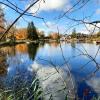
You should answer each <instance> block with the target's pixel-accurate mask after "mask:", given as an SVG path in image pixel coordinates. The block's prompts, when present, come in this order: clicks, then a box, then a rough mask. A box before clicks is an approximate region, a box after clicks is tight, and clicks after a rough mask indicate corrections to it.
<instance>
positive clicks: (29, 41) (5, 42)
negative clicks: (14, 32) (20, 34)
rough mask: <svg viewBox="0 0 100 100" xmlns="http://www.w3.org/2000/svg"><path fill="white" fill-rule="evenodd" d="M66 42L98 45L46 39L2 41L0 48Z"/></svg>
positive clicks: (94, 42) (96, 42) (95, 42)
mask: <svg viewBox="0 0 100 100" xmlns="http://www.w3.org/2000/svg"><path fill="white" fill-rule="evenodd" d="M60 41H61V42H68V43H73V42H74V43H93V44H100V43H98V41H76V40H75V41H74V40H71V41H70V42H69V41H66V40H51V39H48V40H16V41H3V42H0V46H7V45H9V46H11V45H17V44H22V43H26V44H29V43H35V44H37V43H41V42H60Z"/></svg>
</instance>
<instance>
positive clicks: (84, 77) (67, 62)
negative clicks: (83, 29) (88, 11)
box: [0, 42, 100, 100]
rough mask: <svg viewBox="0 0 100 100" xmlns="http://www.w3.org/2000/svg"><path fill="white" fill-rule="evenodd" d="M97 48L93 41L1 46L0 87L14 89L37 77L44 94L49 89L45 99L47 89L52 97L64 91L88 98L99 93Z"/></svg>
mask: <svg viewBox="0 0 100 100" xmlns="http://www.w3.org/2000/svg"><path fill="white" fill-rule="evenodd" d="M98 48H99V45H96V44H88V43H65V42H63V43H61V44H59V43H56V42H52V43H45V44H18V45H16V46H6V47H1V48H0V52H3V53H4V54H3V55H1V56H0V89H8V88H9V87H11V89H14V90H16V89H18V88H21V87H22V86H23V84H27V85H30V84H31V82H32V80H33V79H34V77H38V78H39V81H40V84H41V87H42V88H43V90H44V94H45V93H48V95H46V96H45V99H47V100H48V99H49V96H50V95H49V93H50V94H52V96H54V97H53V98H54V99H55V100H64V98H65V97H64V96H66V93H67V94H68V96H69V97H72V98H74V97H78V98H80V100H81V99H82V98H84V100H91V98H93V97H94V96H100V70H99V66H100V65H99V64H100V51H98ZM86 54H88V55H89V56H87V55H86ZM94 59H95V61H96V62H95V61H94ZM45 78H47V79H46V80H45ZM43 80H45V81H43ZM64 83H65V84H67V85H66V89H63V88H64V85H65V84H64ZM59 90H62V91H59ZM55 91H59V93H58V92H57V93H56V92H55Z"/></svg>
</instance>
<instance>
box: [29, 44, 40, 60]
mask: <svg viewBox="0 0 100 100" xmlns="http://www.w3.org/2000/svg"><path fill="white" fill-rule="evenodd" d="M38 46H39V44H34V43H31V44H29V45H28V53H29V57H30V59H32V60H34V58H35V56H36V53H37V49H38Z"/></svg>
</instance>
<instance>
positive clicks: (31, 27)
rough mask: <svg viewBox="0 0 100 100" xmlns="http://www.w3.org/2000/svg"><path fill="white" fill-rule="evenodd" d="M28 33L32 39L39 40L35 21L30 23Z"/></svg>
mask: <svg viewBox="0 0 100 100" xmlns="http://www.w3.org/2000/svg"><path fill="white" fill-rule="evenodd" d="M27 33H28V38H29V39H31V40H37V39H38V34H37V30H36V27H35V26H34V23H33V22H29V23H28V27H27Z"/></svg>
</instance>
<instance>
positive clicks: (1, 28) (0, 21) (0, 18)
mask: <svg viewBox="0 0 100 100" xmlns="http://www.w3.org/2000/svg"><path fill="white" fill-rule="evenodd" d="M4 22H5V19H4V11H3V9H2V7H1V5H0V33H2V32H4Z"/></svg>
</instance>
